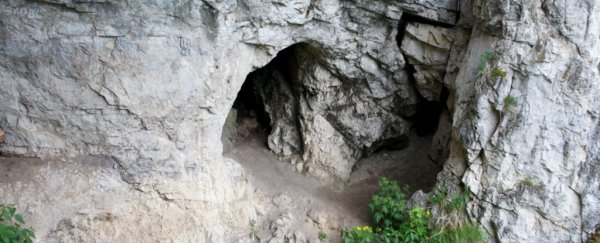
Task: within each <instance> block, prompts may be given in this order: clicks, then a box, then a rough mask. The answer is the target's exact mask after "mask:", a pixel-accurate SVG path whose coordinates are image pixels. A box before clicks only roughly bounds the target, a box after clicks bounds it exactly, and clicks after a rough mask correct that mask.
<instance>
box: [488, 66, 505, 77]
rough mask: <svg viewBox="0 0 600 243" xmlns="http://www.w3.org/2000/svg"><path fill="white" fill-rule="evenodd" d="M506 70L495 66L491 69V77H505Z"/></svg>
mask: <svg viewBox="0 0 600 243" xmlns="http://www.w3.org/2000/svg"><path fill="white" fill-rule="evenodd" d="M506 75H507V72H506V71H504V70H502V69H500V68H499V67H495V68H494V69H492V78H494V79H496V78H506Z"/></svg>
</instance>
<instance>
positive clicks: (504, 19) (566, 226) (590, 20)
mask: <svg viewBox="0 0 600 243" xmlns="http://www.w3.org/2000/svg"><path fill="white" fill-rule="evenodd" d="M462 10H463V12H462V13H461V14H462V16H461V22H460V28H459V29H458V30H457V37H456V40H455V43H454V44H453V47H452V54H451V56H450V60H451V63H450V64H449V65H448V67H447V69H446V77H445V79H444V85H445V86H446V87H448V88H449V89H450V90H451V93H452V94H451V98H450V100H449V102H448V103H449V104H450V106H449V107H450V109H451V111H452V114H453V116H452V139H451V141H450V148H451V151H450V157H449V159H448V160H447V162H446V165H445V168H444V171H443V172H442V173H440V175H439V177H438V179H439V180H440V183H442V184H445V185H447V186H450V187H455V188H456V186H457V185H465V186H468V187H469V188H470V189H471V190H472V192H473V195H472V198H474V202H473V203H472V204H471V205H470V209H469V212H470V217H471V218H473V219H476V220H478V221H479V222H481V223H482V224H483V225H484V226H485V228H486V230H487V232H488V233H489V235H491V239H490V240H494V241H506V242H522V241H534V242H537V241H549V240H550V241H556V242H580V241H584V240H585V239H587V238H589V236H590V234H591V233H592V232H593V230H594V228H596V227H598V223H599V222H600V221H598V216H599V212H600V211H599V210H598V205H600V204H599V199H600V197H599V196H598V195H600V191H599V190H600V187H599V186H598V173H599V168H598V167H597V163H598V159H597V158H598V156H597V154H598V150H597V143H598V142H597V140H596V139H597V136H598V110H599V109H598V108H599V105H600V104H599V103H598V102H597V97H598V95H599V94H600V93H599V88H600V86H599V85H598V84H599V82H598V81H599V80H600V79H599V76H598V72H599V71H600V70H598V68H597V66H598V61H599V57H600V52H599V51H600V50H599V48H600V47H599V46H598V45H596V44H594V43H596V42H597V41H598V39H599V37H600V28H598V26H600V22H599V21H600V15H599V11H600V3H599V2H598V1H568V2H567V1H516V2H515V1H471V2H470V3H468V4H465V5H463V6H462ZM486 52H488V53H487V54H486ZM488 54H493V57H491V58H485V56H486V55H488ZM504 72H505V73H504Z"/></svg>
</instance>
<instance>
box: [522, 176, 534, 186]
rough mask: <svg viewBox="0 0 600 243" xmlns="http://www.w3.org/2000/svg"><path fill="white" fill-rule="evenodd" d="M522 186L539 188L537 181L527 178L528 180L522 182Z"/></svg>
mask: <svg viewBox="0 0 600 243" xmlns="http://www.w3.org/2000/svg"><path fill="white" fill-rule="evenodd" d="M521 184H523V185H526V186H528V187H535V186H537V183H535V181H534V180H533V178H531V177H527V178H525V179H523V180H521Z"/></svg>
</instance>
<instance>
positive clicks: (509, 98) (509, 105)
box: [504, 95, 516, 111]
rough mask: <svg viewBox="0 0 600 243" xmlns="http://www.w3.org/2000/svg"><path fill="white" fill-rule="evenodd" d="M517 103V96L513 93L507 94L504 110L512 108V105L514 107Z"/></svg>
mask: <svg viewBox="0 0 600 243" xmlns="http://www.w3.org/2000/svg"><path fill="white" fill-rule="evenodd" d="M515 103H516V99H515V97H514V96H512V95H507V96H506V97H504V110H505V111H507V110H509V109H511V108H512V107H514V105H515Z"/></svg>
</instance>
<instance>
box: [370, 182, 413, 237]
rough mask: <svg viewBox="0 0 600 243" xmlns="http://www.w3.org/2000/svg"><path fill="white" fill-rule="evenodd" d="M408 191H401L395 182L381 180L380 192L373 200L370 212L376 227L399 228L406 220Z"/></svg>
mask: <svg viewBox="0 0 600 243" xmlns="http://www.w3.org/2000/svg"><path fill="white" fill-rule="evenodd" d="M405 192H406V189H404V190H400V187H399V186H398V184H397V183H396V182H395V181H390V180H388V179H387V178H385V177H383V178H381V180H379V191H378V192H377V193H375V195H373V197H372V198H371V204H369V212H370V213H371V215H372V216H373V222H375V225H377V226H379V227H381V228H383V229H387V228H398V227H400V225H401V224H402V221H403V220H404V210H405V209H406V194H405Z"/></svg>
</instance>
